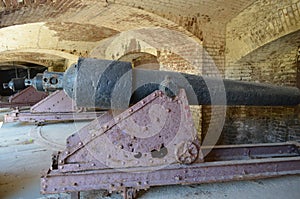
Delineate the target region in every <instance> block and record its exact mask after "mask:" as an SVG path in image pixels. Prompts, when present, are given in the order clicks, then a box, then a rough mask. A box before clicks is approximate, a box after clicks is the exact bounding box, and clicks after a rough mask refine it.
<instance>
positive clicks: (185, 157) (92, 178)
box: [41, 90, 300, 199]
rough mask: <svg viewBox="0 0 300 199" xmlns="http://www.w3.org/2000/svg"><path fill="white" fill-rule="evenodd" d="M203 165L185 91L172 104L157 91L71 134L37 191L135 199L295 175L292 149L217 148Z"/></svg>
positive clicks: (298, 169) (298, 156) (297, 158)
mask: <svg viewBox="0 0 300 199" xmlns="http://www.w3.org/2000/svg"><path fill="white" fill-rule="evenodd" d="M209 148H211V147H209ZM201 150H206V148H205V147H202V148H201ZM203 161H204V158H203V156H202V152H201V151H200V150H199V142H198V139H197V136H196V130H195V128H194V125H193V120H192V118H191V113H190V110H189V106H188V103H187V99H186V95H185V92H184V91H183V90H180V92H179V94H178V96H177V97H176V98H170V97H168V96H166V95H165V94H164V93H163V92H161V91H156V92H154V93H152V94H151V95H149V96H148V97H146V98H144V99H143V100H141V101H140V102H138V103H137V104H135V105H133V106H132V107H130V108H129V109H128V110H126V111H124V112H122V113H115V114H114V113H113V112H108V113H106V114H104V115H102V116H101V117H98V118H97V119H95V120H94V121H92V122H91V123H90V124H88V125H86V126H85V127H83V128H82V129H80V130H78V131H77V132H76V133H75V134H73V135H71V136H70V137H69V138H68V139H67V145H66V149H65V150H64V151H61V152H59V153H58V154H57V155H56V156H55V158H54V159H53V164H52V167H51V169H50V170H49V171H48V172H47V173H46V174H45V176H43V177H42V178H41V192H42V193H44V194H46V193H60V192H80V191H88V190H97V189H105V190H107V191H108V192H110V193H111V192H114V191H116V192H123V196H124V198H125V199H132V198H134V197H135V195H136V191H138V190H141V189H148V188H149V187H151V186H162V185H173V184H198V183H209V182H223V181H230V180H248V179H256V178H267V177H275V176H281V175H288V174H299V173H300V152H299V145H295V144H286V143H284V144H261V145H242V146H241V145H238V146H218V147H215V148H214V149H213V150H212V151H211V152H210V153H209V155H208V156H207V157H205V162H203Z"/></svg>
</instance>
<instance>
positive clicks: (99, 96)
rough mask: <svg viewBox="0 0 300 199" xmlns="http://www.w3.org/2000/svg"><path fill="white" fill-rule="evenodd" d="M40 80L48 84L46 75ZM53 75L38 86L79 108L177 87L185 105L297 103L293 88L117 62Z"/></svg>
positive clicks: (120, 104) (299, 95) (119, 103)
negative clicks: (61, 93) (67, 98)
mask: <svg viewBox="0 0 300 199" xmlns="http://www.w3.org/2000/svg"><path fill="white" fill-rule="evenodd" d="M43 75H44V77H47V78H46V79H51V75H52V74H51V73H48V72H45V73H44V74H43ZM53 75H54V76H55V78H56V79H57V81H53V82H51V81H50V83H49V82H48V83H47V84H44V85H43V86H38V87H39V88H43V89H47V87H50V88H51V90H53V89H64V91H65V92H66V93H67V94H68V95H69V96H70V97H71V98H73V99H74V100H75V101H76V103H77V106H81V107H100V108H103V109H114V108H126V107H128V105H129V103H136V102H138V101H139V100H141V99H142V98H144V97H146V96H147V95H149V94H151V93H152V92H153V91H155V90H158V89H160V90H163V91H165V92H166V93H167V94H169V95H170V96H173V95H176V93H177V92H178V90H179V89H181V88H183V89H185V90H186V92H187V97H188V100H189V104H190V105H211V104H212V105H249V106H294V105H298V104H299V103H300V90H299V89H298V88H294V87H280V86H274V85H268V84H260V83H250V82H241V81H233V80H226V79H220V78H212V77H205V76H197V75H190V74H185V73H177V72H170V71H155V70H143V69H134V68H132V65H131V63H129V62H121V61H110V60H99V59H91V58H80V59H79V60H78V63H77V64H75V65H72V66H70V67H69V68H68V70H67V71H66V72H65V73H64V74H58V73H55V74H53ZM58 76H59V78H57V77H58ZM33 82H34V81H33ZM41 83H44V82H43V81H41Z"/></svg>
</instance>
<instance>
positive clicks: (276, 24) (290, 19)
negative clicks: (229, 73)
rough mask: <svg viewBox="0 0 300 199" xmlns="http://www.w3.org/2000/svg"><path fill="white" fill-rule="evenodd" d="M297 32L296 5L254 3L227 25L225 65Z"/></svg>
mask: <svg viewBox="0 0 300 199" xmlns="http://www.w3.org/2000/svg"><path fill="white" fill-rule="evenodd" d="M299 29H300V2H299V1H298V0H293V1H282V0H273V1H263V0H260V1H256V2H255V3H253V4H252V5H251V6H249V7H248V8H246V9H245V10H244V11H243V12H241V13H240V14H239V15H238V16H236V17H235V18H233V19H232V20H231V21H230V22H229V23H228V24H227V39H226V46H227V53H226V60H227V63H228V64H230V63H235V62H237V61H238V60H240V59H242V58H243V57H245V56H247V55H248V54H249V53H251V52H253V51H255V50H256V49H257V48H260V47H261V46H264V45H266V44H268V43H271V42H273V41H276V40H278V39H279V38H281V37H283V36H285V35H288V34H290V33H293V32H295V31H298V30H299Z"/></svg>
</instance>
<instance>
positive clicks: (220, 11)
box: [0, 0, 255, 26]
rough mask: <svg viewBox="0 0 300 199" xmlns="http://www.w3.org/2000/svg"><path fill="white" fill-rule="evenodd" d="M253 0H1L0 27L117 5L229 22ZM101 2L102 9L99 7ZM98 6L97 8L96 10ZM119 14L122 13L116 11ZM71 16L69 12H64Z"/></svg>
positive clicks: (164, 15)
mask: <svg viewBox="0 0 300 199" xmlns="http://www.w3.org/2000/svg"><path fill="white" fill-rule="evenodd" d="M254 1H255V0H226V1H225V0H185V1H182V0H172V1H171V0H159V1H148V0H102V1H99V0H85V1H83V0H1V1H0V7H1V8H0V9H1V26H10V25H15V24H20V23H26V22H36V21H44V20H49V19H50V20H54V19H55V18H58V17H62V16H64V15H65V14H67V13H70V12H72V13H73V14H77V13H80V12H82V10H85V9H86V10H89V11H93V13H95V14H98V15H99V14H101V12H104V11H105V10H106V8H107V7H108V6H109V5H112V4H117V5H124V6H129V7H134V8H138V9H142V10H145V11H148V12H151V13H154V14H158V15H160V16H163V17H166V18H168V17H170V16H177V17H179V16H182V17H194V18H197V17H198V18H200V19H202V20H206V21H219V22H225V23H226V22H228V21H229V20H230V19H232V18H233V17H234V16H236V15H237V14H238V13H240V12H241V11H242V10H243V9H245V8H246V7H247V6H249V5H250V4H251V3H253V2H254ZM99 4H100V5H101V4H102V9H101V8H100V7H99ZM96 8H97V9H96ZM118 14H120V15H122V13H121V12H120V13H118ZM66 16H70V15H66Z"/></svg>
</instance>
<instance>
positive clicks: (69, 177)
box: [41, 143, 300, 194]
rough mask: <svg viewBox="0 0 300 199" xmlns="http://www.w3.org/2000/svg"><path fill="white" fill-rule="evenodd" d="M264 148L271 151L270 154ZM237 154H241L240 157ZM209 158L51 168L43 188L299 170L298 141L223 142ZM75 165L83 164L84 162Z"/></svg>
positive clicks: (141, 184)
mask: <svg viewBox="0 0 300 199" xmlns="http://www.w3.org/2000/svg"><path fill="white" fill-rule="evenodd" d="M264 151H268V153H269V155H266V154H265V153H264ZM245 152H246V153H245ZM231 154H234V155H233V156H231ZM236 154H239V155H238V156H239V159H237V155H236ZM251 154H255V156H252V155H251ZM276 154H277V155H276ZM284 156H286V157H284ZM208 159H210V160H213V161H212V162H205V163H194V164H191V165H185V164H171V165H169V166H167V167H165V168H163V169H159V170H155V169H153V168H152V167H151V166H150V167H133V168H127V169H126V172H125V170H123V171H120V170H116V169H111V168H106V169H97V170H92V169H85V170H82V171H78V170H76V171H69V172H61V171H60V170H59V169H55V168H54V169H53V168H52V170H49V171H48V173H47V174H46V175H45V176H44V177H42V179H41V192H42V193H44V194H45V193H61V192H78V191H88V190H99V189H106V190H108V191H110V192H112V191H123V190H126V188H134V189H135V190H140V189H148V188H149V187H151V186H162V185H173V184H199V183H212V182H224V181H232V180H250V179H259V178H268V177H276V176H282V175H291V174H299V173H300V154H299V145H298V146H296V145H294V144H285V143H284V144H275V146H272V145H252V146H247V145H245V146H243V145H240V146H237V147H232V146H221V147H219V148H217V149H213V150H212V152H211V153H210V154H209V155H208ZM91 164H92V163H91ZM64 166H65V165H64ZM74 166H77V167H78V168H81V167H82V166H83V165H80V164H74Z"/></svg>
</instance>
